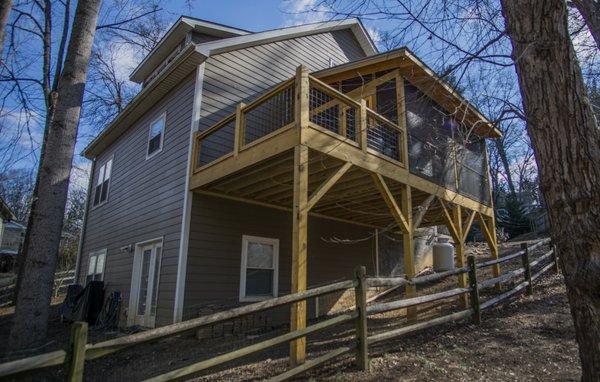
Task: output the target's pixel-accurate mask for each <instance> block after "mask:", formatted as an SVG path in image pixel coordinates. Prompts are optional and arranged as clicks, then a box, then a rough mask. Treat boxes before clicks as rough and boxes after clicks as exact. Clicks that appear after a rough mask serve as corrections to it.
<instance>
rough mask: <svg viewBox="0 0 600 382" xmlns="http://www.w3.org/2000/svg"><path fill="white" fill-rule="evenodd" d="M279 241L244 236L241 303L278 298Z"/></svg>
mask: <svg viewBox="0 0 600 382" xmlns="http://www.w3.org/2000/svg"><path fill="white" fill-rule="evenodd" d="M278 282H279V239H271V238H267V237H257V236H248V235H244V236H242V264H241V269H240V301H260V300H265V299H268V298H271V297H277V285H278Z"/></svg>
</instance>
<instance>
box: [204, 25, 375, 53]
mask: <svg viewBox="0 0 600 382" xmlns="http://www.w3.org/2000/svg"><path fill="white" fill-rule="evenodd" d="M342 29H350V30H351V31H352V32H353V33H354V35H355V36H356V39H357V40H358V42H359V43H360V45H361V47H362V48H363V50H364V51H365V53H366V54H367V55H372V54H375V53H377V48H375V46H374V45H373V43H372V42H371V39H370V38H369V36H368V34H367V33H366V31H365V30H364V28H363V27H362V25H361V23H360V21H358V19H345V20H335V21H328V22H323V23H315V24H307V25H300V26H297V27H290V28H282V29H275V30H270V31H265V32H258V33H253V34H249V35H245V36H239V37H232V38H228V39H224V40H219V41H214V42H207V43H204V44H198V45H197V49H198V52H199V53H201V54H203V55H204V56H207V57H208V56H212V55H216V54H220V53H225V52H229V51H232V50H238V49H243V48H248V47H251V46H255V45H261V44H267V43H270V42H275V41H281V40H289V39H292V38H296V37H302V36H308V35H312V34H317V33H323V32H331V31H337V30H342Z"/></svg>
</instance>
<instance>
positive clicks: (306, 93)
mask: <svg viewBox="0 0 600 382" xmlns="http://www.w3.org/2000/svg"><path fill="white" fill-rule="evenodd" d="M295 86H296V105H295V110H294V112H295V116H294V117H295V119H296V127H297V128H298V134H300V135H301V134H302V129H303V128H307V127H308V123H309V122H310V116H309V113H310V110H309V109H310V107H309V101H310V99H309V98H310V80H309V78H308V67H307V66H306V65H300V66H298V68H297V69H296V84H295Z"/></svg>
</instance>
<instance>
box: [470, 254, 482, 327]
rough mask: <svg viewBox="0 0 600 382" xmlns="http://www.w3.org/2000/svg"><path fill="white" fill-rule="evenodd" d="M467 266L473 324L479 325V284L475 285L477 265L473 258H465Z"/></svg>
mask: <svg viewBox="0 0 600 382" xmlns="http://www.w3.org/2000/svg"><path fill="white" fill-rule="evenodd" d="M467 263H468V264H469V287H470V288H471V307H472V308H473V323H474V324H477V325H479V324H481V308H480V307H479V284H478V283H477V265H476V264H475V256H473V255H471V256H469V257H467Z"/></svg>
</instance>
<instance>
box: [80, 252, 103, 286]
mask: <svg viewBox="0 0 600 382" xmlns="http://www.w3.org/2000/svg"><path fill="white" fill-rule="evenodd" d="M105 262H106V249H102V250H100V251H95V252H91V253H90V261H89V263H88V271H87V276H86V278H85V283H86V284H87V283H89V282H90V281H92V280H96V281H102V280H104V264H105Z"/></svg>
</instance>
